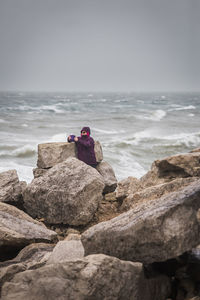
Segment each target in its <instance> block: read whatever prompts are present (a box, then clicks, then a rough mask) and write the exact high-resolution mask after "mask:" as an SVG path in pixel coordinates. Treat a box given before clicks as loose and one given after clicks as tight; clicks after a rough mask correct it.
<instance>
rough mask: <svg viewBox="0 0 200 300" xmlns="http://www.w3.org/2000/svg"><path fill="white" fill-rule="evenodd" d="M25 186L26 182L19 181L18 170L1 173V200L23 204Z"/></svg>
mask: <svg viewBox="0 0 200 300" xmlns="http://www.w3.org/2000/svg"><path fill="white" fill-rule="evenodd" d="M25 186H26V183H25V182H20V181H19V178H18V175H17V171H16V170H9V171H6V172H2V173H0V202H4V203H10V204H15V205H21V204H22V203H23V197H22V191H23V189H24V188H25Z"/></svg>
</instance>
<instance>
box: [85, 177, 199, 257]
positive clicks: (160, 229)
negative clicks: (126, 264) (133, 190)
mask: <svg viewBox="0 0 200 300" xmlns="http://www.w3.org/2000/svg"><path fill="white" fill-rule="evenodd" d="M199 199H200V180H198V181H196V182H194V183H192V184H190V185H189V186H187V187H186V188H184V189H182V190H180V191H179V192H173V193H170V194H168V195H167V196H163V197H161V198H159V199H155V200H152V201H150V202H145V203H141V204H140V205H138V206H136V207H135V208H133V209H131V210H129V211H128V212H126V213H123V214H121V215H119V216H118V217H116V218H114V219H112V220H109V221H107V222H102V223H99V224H97V225H95V226H93V227H91V228H89V229H88V230H87V231H85V232H84V233H83V234H82V238H81V240H82V243H83V246H84V248H85V254H86V255H88V254H93V253H104V254H107V255H111V256H116V257H118V258H120V259H124V260H131V261H139V262H144V263H153V262H159V261H165V260H167V259H170V258H173V257H176V256H179V255H181V254H183V253H184V252H186V251H189V250H190V249H192V248H193V247H195V246H197V245H198V244H199V243H200V235H199V229H200V226H199V219H200V217H199V213H198V209H199V207H200V201H199Z"/></svg>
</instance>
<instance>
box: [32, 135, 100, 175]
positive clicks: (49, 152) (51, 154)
mask: <svg viewBox="0 0 200 300" xmlns="http://www.w3.org/2000/svg"><path fill="white" fill-rule="evenodd" d="M94 150H95V155H96V159H97V162H100V161H101V160H102V159H103V153H102V148H101V145H100V143H99V142H98V141H95V148H94ZM69 157H76V145H75V143H67V142H65V143H45V144H39V145H38V161H37V166H38V168H42V169H47V168H51V167H53V166H55V165H56V164H58V163H61V162H63V161H65V160H66V159H67V158H69ZM35 173H36V171H35ZM38 174H39V172H37V173H36V176H37V175H38Z"/></svg>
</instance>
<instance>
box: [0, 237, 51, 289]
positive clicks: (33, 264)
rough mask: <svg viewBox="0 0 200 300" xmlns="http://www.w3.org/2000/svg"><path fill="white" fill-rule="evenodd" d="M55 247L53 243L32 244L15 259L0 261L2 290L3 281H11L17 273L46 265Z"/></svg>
mask: <svg viewBox="0 0 200 300" xmlns="http://www.w3.org/2000/svg"><path fill="white" fill-rule="evenodd" d="M53 248H54V245H53V244H45V243H35V244H31V245H28V246H26V247H25V248H23V249H22V250H21V251H20V253H19V254H18V255H17V256H16V257H15V258H14V259H12V260H7V261H4V262H0V290H1V287H2V285H3V283H5V282H6V281H10V280H11V279H12V278H13V277H14V275H15V274H16V273H19V272H23V271H25V270H28V269H36V268H39V267H41V266H43V265H45V263H46V262H47V260H48V258H49V256H50V254H51V252H52V250H53Z"/></svg>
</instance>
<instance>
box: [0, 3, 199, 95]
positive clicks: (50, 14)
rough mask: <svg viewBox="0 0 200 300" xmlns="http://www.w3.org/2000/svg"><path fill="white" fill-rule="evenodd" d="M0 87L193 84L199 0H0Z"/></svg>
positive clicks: (110, 87)
mask: <svg viewBox="0 0 200 300" xmlns="http://www.w3.org/2000/svg"><path fill="white" fill-rule="evenodd" d="M0 90H32V91H35V90H36V91H37V90H38V91H167V90H170V91H175V90H178V91H181V90H183V91H200V1H199V0H0Z"/></svg>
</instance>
